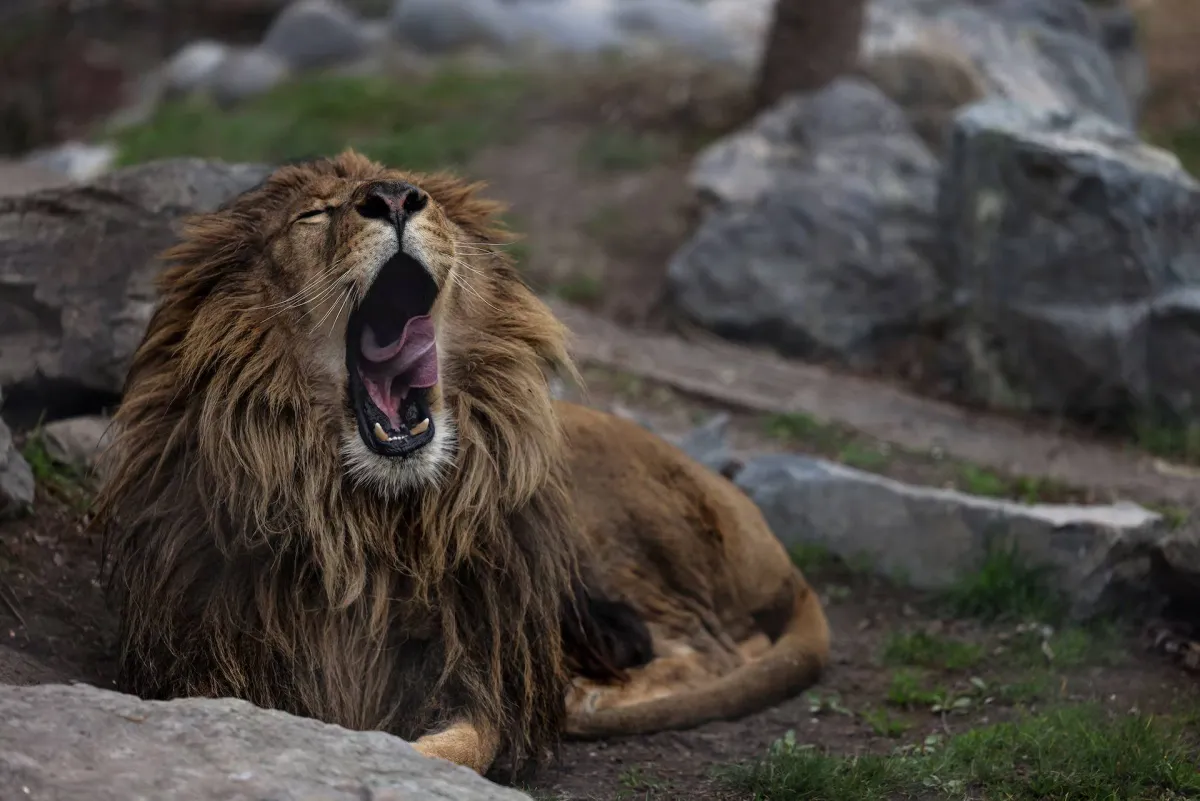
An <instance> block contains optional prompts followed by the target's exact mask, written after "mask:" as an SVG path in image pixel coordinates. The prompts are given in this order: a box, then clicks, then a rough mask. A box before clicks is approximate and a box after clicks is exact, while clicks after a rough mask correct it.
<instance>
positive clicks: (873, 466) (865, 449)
mask: <svg viewBox="0 0 1200 801" xmlns="http://www.w3.org/2000/svg"><path fill="white" fill-rule="evenodd" d="M890 456H891V449H890V448H886V447H884V446H883V445H882V444H881V445H879V446H876V447H869V446H866V445H862V444H860V443H857V442H851V443H850V444H848V445H846V446H845V447H843V448H842V449H841V450H840V451H839V452H838V455H837V460H838V461H839V462H842V463H843V464H848V465H850V466H851V467H857V468H858V469H859V470H871V471H877V470H880V469H882V468H884V467H886V466H887V464H888V462H889V461H890Z"/></svg>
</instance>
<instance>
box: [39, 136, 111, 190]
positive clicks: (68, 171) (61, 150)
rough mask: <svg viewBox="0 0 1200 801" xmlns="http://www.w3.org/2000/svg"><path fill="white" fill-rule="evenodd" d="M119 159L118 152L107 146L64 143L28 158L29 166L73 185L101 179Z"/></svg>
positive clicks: (105, 144)
mask: <svg viewBox="0 0 1200 801" xmlns="http://www.w3.org/2000/svg"><path fill="white" fill-rule="evenodd" d="M116 159H117V148H116V147H115V146H114V145H111V144H108V143H107V142H106V143H102V144H99V145H89V144H85V143H84V142H65V143H63V144H61V145H56V146H55V147H52V148H49V149H47V150H38V151H34V152H32V153H30V154H29V155H28V156H26V157H25V160H26V161H27V162H28V163H29V164H32V165H34V166H35V167H43V168H45V169H47V170H50V171H51V172H54V173H58V174H59V175H61V176H63V177H64V178H67V179H68V180H71V181H90V180H92V179H93V178H98V177H100V176H101V175H103V174H104V173H106V172H108V170H109V169H110V168H111V167H112V165H113V162H115V161H116Z"/></svg>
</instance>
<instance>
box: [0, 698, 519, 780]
mask: <svg viewBox="0 0 1200 801" xmlns="http://www.w3.org/2000/svg"><path fill="white" fill-rule="evenodd" d="M0 720H3V721H4V725H3V726H0V801H10V800H11V801H17V800H18V799H29V798H47V799H49V798H53V799H57V800H58V801H75V800H76V799H78V801H83V800H84V799H87V801H129V799H151V798H179V799H187V801H258V799H266V798H270V799H273V801H316V800H317V799H320V800H321V801H408V799H414V800H415V799H430V800H431V801H436V799H446V801H450V799H453V801H520V800H521V799H525V801H528V799H529V796H527V795H525V794H524V793H520V792H517V791H516V790H511V789H508V788H504V787H500V786H498V785H496V784H493V783H491V782H488V781H487V780H485V779H483V778H481V777H480V776H478V775H477V774H475V773H473V772H472V771H470V770H468V769H466V768H463V767H459V766H456V765H452V764H450V763H449V762H443V761H442V760H435V759H427V758H425V757H422V756H420V755H419V754H417V752H416V751H414V750H413V748H412V746H410V745H409V744H408V743H405V742H404V741H402V740H400V739H397V738H395V737H392V736H390V735H387V734H383V733H382V732H354V731H348V730H346V729H343V728H341V727H338V726H330V725H326V724H323V723H319V722H317V721H315V720H307V719H304V718H298V717H293V716H291V715H286V714H284V713H282V712H275V711H270V710H264V709H260V708H258V707H255V706H253V705H251V704H248V703H246V702H244V701H235V700H232V699H219V700H217V699H188V700H180V701H170V702H164V701H141V700H139V699H137V698H135V697H133V696H129V695H122V694H120V693H115V692H111V691H108V690H101V689H97V688H95V687H89V686H86V685H74V686H64V685H41V686H37V687H13V686H0Z"/></svg>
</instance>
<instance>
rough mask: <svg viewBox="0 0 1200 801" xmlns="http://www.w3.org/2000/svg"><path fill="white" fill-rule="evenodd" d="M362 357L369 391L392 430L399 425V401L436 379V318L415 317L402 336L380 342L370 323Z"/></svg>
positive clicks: (366, 331) (406, 325)
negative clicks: (410, 391) (411, 391)
mask: <svg viewBox="0 0 1200 801" xmlns="http://www.w3.org/2000/svg"><path fill="white" fill-rule="evenodd" d="M361 351H362V361H361V362H360V363H359V372H360V373H361V375H362V380H363V386H365V387H366V388H367V395H369V396H370V398H371V401H372V402H373V403H374V404H375V406H376V407H378V408H379V411H381V412H383V413H384V414H385V415H387V419H388V422H389V423H390V424H391V427H392V430H393V431H398V430H399V429H400V404H401V403H402V402H403V401H404V398H405V397H407V395H408V391H409V390H410V389H412V388H414V387H417V388H421V387H432V386H433V385H434V384H436V383H437V377H438V362H437V345H436V343H435V342H434V339H433V319H432V318H430V317H429V316H428V315H422V316H421V317H413V318H412V319H410V320H409V321H408V322H407V323H405V325H404V331H403V333H401V334H400V338H399V339H397V340H396V341H395V342H392V343H390V344H387V345H380V344H379V342H378V340H377V339H376V337H375V331H374V329H372V328H371V326H369V325H368V326H365V327H364V328H363V333H362V344H361Z"/></svg>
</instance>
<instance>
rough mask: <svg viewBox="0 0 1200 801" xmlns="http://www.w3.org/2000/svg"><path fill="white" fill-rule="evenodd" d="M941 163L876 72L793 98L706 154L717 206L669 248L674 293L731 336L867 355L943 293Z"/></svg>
mask: <svg viewBox="0 0 1200 801" xmlns="http://www.w3.org/2000/svg"><path fill="white" fill-rule="evenodd" d="M937 171H938V164H937V161H936V159H935V158H934V157H933V155H932V154H931V153H930V152H929V150H928V148H926V147H925V145H924V144H922V143H921V141H920V140H919V139H918V138H917V136H916V134H915V133H914V132H913V130H912V128H911V127H910V126H909V124H908V122H907V120H906V119H905V115H904V113H903V112H902V111H901V110H900V109H899V108H898V107H897V106H896V105H895V104H894V103H892V102H891V101H889V100H888V99H887V98H886V97H884V95H883V94H882V93H881V92H880V91H879V90H878V89H877V88H876V87H874V86H872V85H870V84H868V83H866V82H865V81H862V80H860V79H854V78H843V79H839V80H837V81H835V82H833V83H832V84H830V85H829V86H828V87H826V88H825V89H824V90H822V91H820V92H817V93H816V94H813V95H810V96H794V97H791V98H788V99H786V100H784V101H783V102H782V103H781V104H780V105H779V106H777V107H776V108H773V109H771V110H769V111H767V112H765V113H763V114H762V115H760V116H759V117H758V118H757V119H756V120H754V122H753V123H752V124H751V125H750V126H749V128H748V129H746V130H743V131H740V132H738V133H736V134H734V135H732V136H730V137H728V138H726V139H723V140H721V141H718V142H717V143H716V144H714V145H712V146H710V147H709V148H708V149H707V150H705V151H704V152H703V153H702V154H701V155H700V157H699V158H698V159H697V161H696V164H695V166H694V168H693V172H692V175H691V181H692V185H693V186H694V187H695V188H696V189H697V190H698V191H699V192H700V193H701V195H702V196H704V197H705V198H706V199H707V200H708V201H709V206H710V208H709V210H708V211H707V213H706V214H705V215H704V218H703V220H702V222H701V223H700V225H699V228H698V230H697V231H696V232H695V234H694V235H693V237H692V238H691V240H690V241H688V242H687V243H686V244H685V245H684V246H683V247H682V248H681V249H680V250H679V251H677V252H676V253H675V254H674V256H673V258H672V259H671V262H670V265H669V268H668V293H669V298H670V301H671V302H672V303H673V305H674V307H675V309H676V310H678V311H679V312H680V313H682V314H683V315H684V316H685V317H687V318H689V319H691V320H693V321H694V322H696V323H698V324H700V325H701V326H704V327H705V328H708V329H710V330H713V331H715V332H717V333H719V334H721V335H724V336H728V337H731V338H736V339H742V340H747V341H753V342H761V343H764V344H768V345H771V346H774V347H776V348H777V349H779V350H781V351H783V352H784V353H787V354H791V355H798V356H801V357H819V358H830V359H834V360H837V361H840V362H842V363H845V364H850V365H856V366H862V365H869V364H871V363H873V362H874V360H875V359H876V358H877V356H878V354H879V353H880V351H881V349H882V348H883V347H885V346H886V345H888V344H889V343H891V342H893V341H895V340H896V339H897V338H900V337H904V336H907V335H908V334H910V333H911V332H913V331H914V330H916V329H917V328H918V327H919V326H920V325H921V324H922V322H923V320H924V319H925V318H926V317H927V316H928V315H929V314H930V312H931V309H932V308H933V307H934V305H935V304H936V303H937V302H938V299H939V297H940V294H941V293H940V289H939V285H938V282H937V274H936V272H935V270H934V268H933V266H932V264H931V259H932V258H933V256H934V252H933V246H934V241H935V233H934V228H933V223H934V216H935V208H936V187H937V178H936V176H937Z"/></svg>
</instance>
